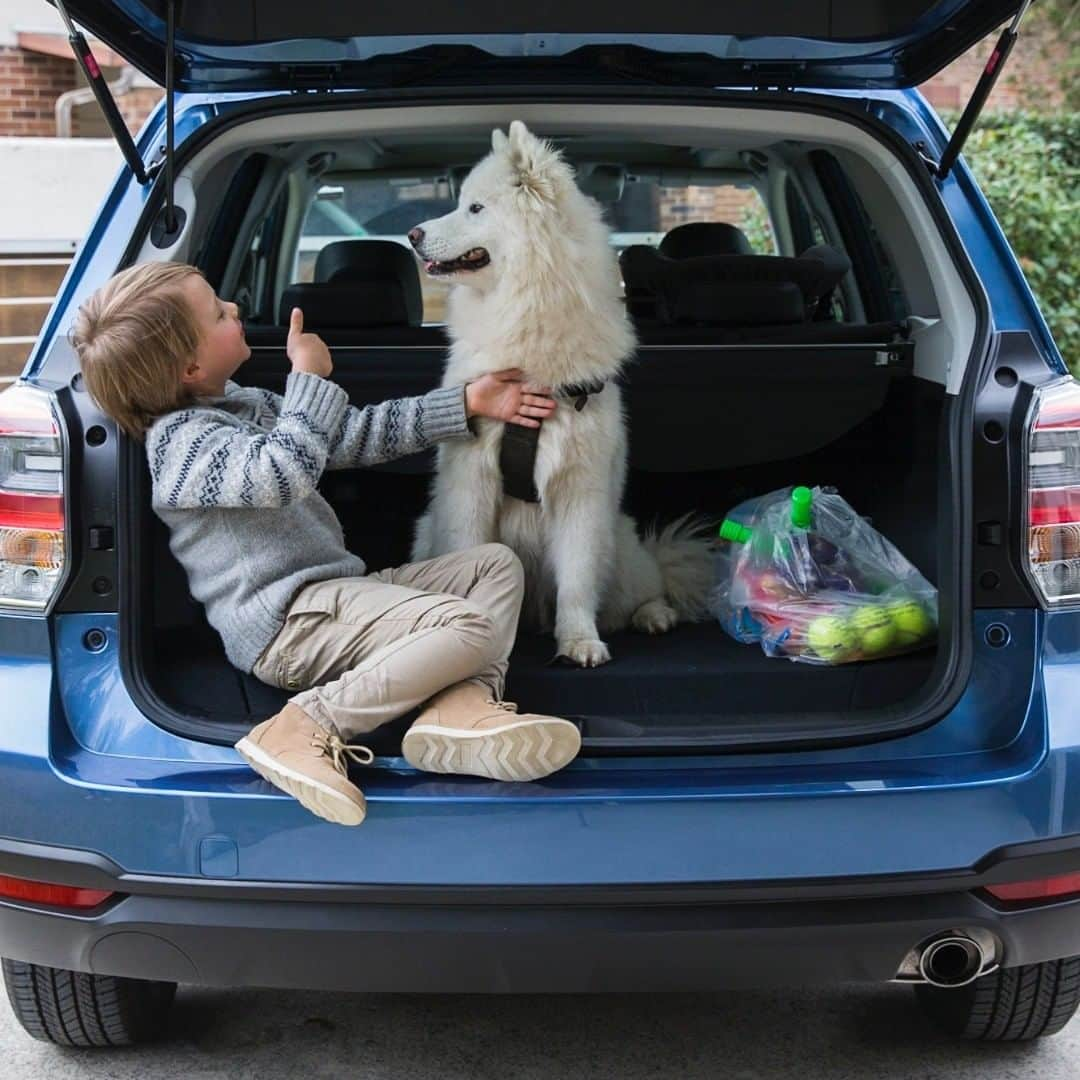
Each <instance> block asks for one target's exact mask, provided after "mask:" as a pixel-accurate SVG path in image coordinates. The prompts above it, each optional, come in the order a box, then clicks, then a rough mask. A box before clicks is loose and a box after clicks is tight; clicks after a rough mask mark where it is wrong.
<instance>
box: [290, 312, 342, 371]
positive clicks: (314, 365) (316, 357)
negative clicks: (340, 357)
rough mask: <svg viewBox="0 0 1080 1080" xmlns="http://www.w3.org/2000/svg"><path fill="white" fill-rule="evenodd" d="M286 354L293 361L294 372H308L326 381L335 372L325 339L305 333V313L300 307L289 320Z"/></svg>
mask: <svg viewBox="0 0 1080 1080" xmlns="http://www.w3.org/2000/svg"><path fill="white" fill-rule="evenodd" d="M285 353H286V355H287V356H288V357H289V360H290V361H292V369H293V371H306V372H308V373H309V374H311V375H320V376H322V378H324V379H326V378H329V377H330V372H331V371H333V370H334V364H333V361H331V359H330V350H329V349H328V348H327V347H326V343H325V342H324V341H323V339H322V338H321V337H319V335H318V334H305V333H304V313H303V312H302V311H301V310H300V309H299V308H298V307H294V308H293V309H292V317H291V318H290V319H289V337H288V340H287V341H286V342H285Z"/></svg>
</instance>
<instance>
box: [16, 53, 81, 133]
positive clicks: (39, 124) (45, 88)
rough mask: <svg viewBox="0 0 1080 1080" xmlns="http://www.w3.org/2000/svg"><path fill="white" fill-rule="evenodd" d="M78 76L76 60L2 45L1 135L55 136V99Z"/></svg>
mask: <svg viewBox="0 0 1080 1080" xmlns="http://www.w3.org/2000/svg"><path fill="white" fill-rule="evenodd" d="M75 79H76V75H75V62H74V60H64V59H61V58H60V57H56V56H46V55H45V54H44V53H36V52H29V51H27V50H25V49H18V48H10V47H2V46H0V135H55V134H56V120H55V115H56V114H55V111H54V107H55V105H56V99H57V98H58V97H59V96H60V95H61V94H62V93H64V91H65V90H73V89H74V88H75V86H76V81H75Z"/></svg>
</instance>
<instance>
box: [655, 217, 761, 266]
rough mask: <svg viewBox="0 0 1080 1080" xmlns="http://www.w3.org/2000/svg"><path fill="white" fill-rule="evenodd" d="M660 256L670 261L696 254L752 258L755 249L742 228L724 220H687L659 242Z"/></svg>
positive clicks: (688, 257) (691, 256)
mask: <svg viewBox="0 0 1080 1080" xmlns="http://www.w3.org/2000/svg"><path fill="white" fill-rule="evenodd" d="M659 250H660V254H661V255H666V256H667V257H668V258H669V259H690V258H693V257H694V256H696V255H753V254H754V249H753V248H752V247H751V246H750V241H749V240H747V238H746V233H744V232H743V231H742V229H739V228H736V227H735V226H734V225H729V224H728V223H727V222H726V221H690V222H687V224H685V225H676V226H675V228H674V229H672V230H671V232H669V233H668V234H667V235H666V236H665V237H664V239H663V240H661V241H660V248H659Z"/></svg>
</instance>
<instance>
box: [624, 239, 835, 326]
mask: <svg viewBox="0 0 1080 1080" xmlns="http://www.w3.org/2000/svg"><path fill="white" fill-rule="evenodd" d="M676 231H677V230H676ZM665 239H667V238H665ZM619 262H620V266H621V267H622V273H623V281H624V283H625V285H626V297H627V307H628V309H629V311H630V313H631V315H632V316H633V317H634V319H635V320H636V321H637V322H638V323H639V324H640V325H643V326H644V325H648V324H655V325H659V326H710V327H711V326H778V325H779V326H791V325H797V324H800V323H806V322H810V321H811V320H812V319H813V318H814V316H815V314H816V312H817V310H818V307H819V305H820V304H821V302H822V300H824V299H825V298H826V297H827V296H828V295H829V294H830V293H831V292H832V291H833V289H834V288H836V286H837V285H838V284H839V283H840V280H841V279H842V278H843V276H844V275H845V274H846V273H847V272H848V271H849V270H850V269H851V263H850V261H849V260H848V258H847V256H845V255H842V254H841V253H840V252H838V251H835V250H834V249H833V248H830V247H827V246H826V245H824V244H822V245H819V246H817V247H814V248H810V249H809V250H807V251H805V252H804V253H803V254H802V255H800V256H799V257H798V258H789V257H786V256H783V255H746V254H721V255H690V256H685V257H681V258H671V257H669V256H667V255H665V254H663V252H662V251H661V250H656V249H654V248H651V247H648V246H646V245H644V244H635V245H633V246H631V247H628V248H626V249H625V250H624V251H623V252H622V255H621V256H620V259H619Z"/></svg>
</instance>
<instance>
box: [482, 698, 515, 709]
mask: <svg viewBox="0 0 1080 1080" xmlns="http://www.w3.org/2000/svg"><path fill="white" fill-rule="evenodd" d="M485 704H487V705H493V706H494V707H495V708H496V709H502V711H503V712H517V709H518V707H517V705H515V704H514V702H512V701H496V700H495V699H494V698H488V699H487V701H486V702H485Z"/></svg>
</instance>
